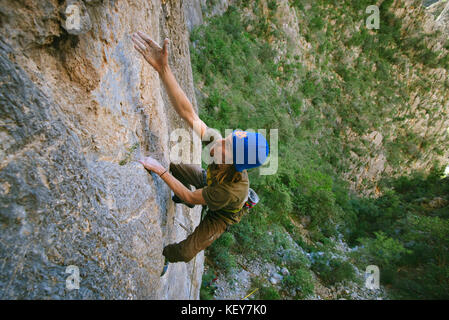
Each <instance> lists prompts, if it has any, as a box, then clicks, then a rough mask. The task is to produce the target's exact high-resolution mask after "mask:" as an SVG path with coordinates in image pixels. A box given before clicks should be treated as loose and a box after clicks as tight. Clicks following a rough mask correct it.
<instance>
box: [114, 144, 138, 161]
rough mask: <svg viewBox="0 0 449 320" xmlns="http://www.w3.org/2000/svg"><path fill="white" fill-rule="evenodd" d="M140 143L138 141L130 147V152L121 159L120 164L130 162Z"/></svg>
mask: <svg viewBox="0 0 449 320" xmlns="http://www.w3.org/2000/svg"><path fill="white" fill-rule="evenodd" d="M139 145H140V144H139V143H138V142H136V143H135V144H133V145H132V146H131V147H130V148H129V149H128V152H127V153H126V155H125V157H124V158H123V159H122V160H120V162H119V165H121V166H124V165H125V164H127V163H129V161H130V160H131V157H132V155H133V153H134V151H136V150H137V148H139Z"/></svg>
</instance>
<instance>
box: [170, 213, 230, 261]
mask: <svg viewBox="0 0 449 320" xmlns="http://www.w3.org/2000/svg"><path fill="white" fill-rule="evenodd" d="M227 226H228V225H227V223H226V222H224V221H223V220H222V219H220V218H219V217H218V216H216V215H214V214H213V213H212V214H211V213H208V214H206V216H205V217H204V219H203V220H202V221H201V222H200V224H199V225H198V227H196V229H195V231H194V232H193V233H192V234H191V235H189V236H188V237H187V239H185V240H183V241H181V242H179V243H176V244H170V245H168V246H166V247H165V248H164V251H163V253H162V254H163V255H164V256H165V258H166V259H167V261H169V262H180V261H183V262H189V261H190V260H192V259H193V258H194V257H195V256H196V255H197V254H198V252H200V251H202V250H204V249H206V248H207V247H208V246H210V245H211V244H212V243H213V242H214V241H215V240H216V239H218V238H219V237H220V236H221V235H222V234H223V232H225V231H226V227H227Z"/></svg>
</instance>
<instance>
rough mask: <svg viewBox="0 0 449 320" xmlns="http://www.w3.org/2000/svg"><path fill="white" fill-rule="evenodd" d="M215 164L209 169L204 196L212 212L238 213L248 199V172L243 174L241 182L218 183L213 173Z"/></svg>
mask: <svg viewBox="0 0 449 320" xmlns="http://www.w3.org/2000/svg"><path fill="white" fill-rule="evenodd" d="M213 166H214V164H211V165H209V166H208V168H207V184H208V185H207V186H206V187H204V188H203V191H202V194H203V198H204V200H205V201H206V204H207V206H208V207H209V209H210V210H212V211H216V210H220V209H221V210H225V211H236V210H239V209H241V208H242V207H243V205H244V204H245V201H246V199H247V197H248V190H249V179H248V173H247V171H246V170H243V172H242V180H241V181H239V182H223V183H217V181H216V179H215V177H213V176H212V174H211V172H212V169H211V168H213Z"/></svg>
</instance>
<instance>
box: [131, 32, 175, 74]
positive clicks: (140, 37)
mask: <svg viewBox="0 0 449 320" xmlns="http://www.w3.org/2000/svg"><path fill="white" fill-rule="evenodd" d="M132 40H133V43H134V48H135V49H136V50H137V51H138V52H140V54H142V56H143V57H144V58H145V60H146V61H147V62H148V63H149V64H150V65H151V66H152V67H153V68H154V69H155V70H156V71H157V72H158V73H162V72H163V71H164V70H165V68H166V67H168V43H169V40H168V39H167V38H165V40H164V44H163V47H162V48H161V47H160V46H159V45H158V44H157V43H156V42H154V41H153V40H152V39H151V38H150V37H149V36H147V35H146V34H145V33H143V32H140V31H139V32H137V33H134V34H133V37H132Z"/></svg>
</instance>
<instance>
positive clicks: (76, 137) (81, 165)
mask: <svg viewBox="0 0 449 320" xmlns="http://www.w3.org/2000/svg"><path fill="white" fill-rule="evenodd" d="M70 8H71V9H70ZM74 8H75V9H74ZM76 8H77V9H76ZM73 10H79V11H78V12H77V13H76V12H74V11H73ZM78 13H79V17H80V20H79V24H78V25H76V23H75V22H76V21H74V20H71V19H73V17H74V16H73V14H78ZM138 30H141V31H143V32H145V33H147V34H149V35H150V36H151V37H152V38H153V39H155V40H156V41H159V42H161V41H162V40H163V39H164V38H165V37H168V38H170V40H171V42H170V49H169V50H170V65H171V67H172V69H173V72H174V74H175V77H176V78H177V80H178V82H179V83H180V85H181V87H182V88H183V89H184V91H185V92H186V94H187V96H188V97H189V98H190V100H191V101H192V103H193V104H194V107H195V108H196V100H195V96H194V90H193V81H192V72H191V66H190V56H189V46H188V33H187V29H186V23H185V20H184V13H183V8H182V3H179V2H178V1H160V0H154V1H144V0H133V1H114V0H111V1H108V0H104V1H102V0H90V1H88V0H85V1H81V0H79V1H73V0H67V1H57V0H45V1H37V0H28V1H25V0H20V1H8V0H1V1H0V38H1V39H0V70H1V71H0V74H1V75H0V77H1V80H0V105H1V109H0V121H1V130H0V137H1V147H0V152H1V153H0V219H1V221H0V223H1V224H0V227H1V232H0V260H1V267H0V288H1V290H0V297H1V298H3V299H17V298H37V299H48V298H51V299H67V298H82V299H84V298H93V299H197V298H198V296H199V286H200V283H201V276H202V270H203V254H202V253H201V254H200V255H198V256H197V257H196V259H194V260H193V261H191V262H190V263H188V264H184V263H178V264H172V265H170V267H169V270H168V273H167V274H166V275H165V276H164V277H162V278H160V277H159V274H160V272H161V269H162V264H163V257H162V249H163V246H164V245H166V244H168V243H172V242H175V241H180V240H182V239H183V238H185V237H186V235H187V233H188V232H191V231H193V229H194V228H195V226H196V225H197V224H198V222H199V219H200V208H199V207H197V208H195V209H192V210H191V209H188V208H187V207H184V206H180V205H174V203H173V202H172V201H171V200H170V197H171V195H170V193H171V191H170V189H169V188H168V187H167V186H166V185H165V184H164V183H163V182H162V180H161V179H160V178H159V177H157V176H156V175H149V174H148V173H146V171H145V170H144V169H143V167H142V166H141V165H139V164H137V163H136V162H133V160H135V159H136V158H137V157H138V156H139V155H149V154H152V155H156V158H158V160H160V161H161V162H162V163H163V164H164V165H165V166H167V165H168V163H169V151H168V150H169V147H170V141H169V134H170V132H171V130H173V129H176V128H180V127H185V124H184V123H183V122H182V121H181V120H180V118H179V117H178V115H177V114H176V113H175V112H174V109H173V107H172V105H171V104H170V103H169V100H168V97H167V95H166V93H165V91H164V89H163V87H162V83H161V82H160V80H159V77H158V74H157V73H156V72H155V71H154V70H153V69H152V68H151V66H149V65H148V64H146V63H145V62H144V61H143V60H142V59H141V58H140V56H139V55H138V54H137V53H136V52H135V50H134V49H133V45H132V42H131V39H130V35H131V34H132V33H133V32H136V31H138ZM69 265H74V266H77V267H78V268H79V271H80V278H81V281H80V288H79V290H68V289H67V288H66V279H67V277H68V276H69V274H67V273H66V267H67V266H69Z"/></svg>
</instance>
